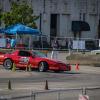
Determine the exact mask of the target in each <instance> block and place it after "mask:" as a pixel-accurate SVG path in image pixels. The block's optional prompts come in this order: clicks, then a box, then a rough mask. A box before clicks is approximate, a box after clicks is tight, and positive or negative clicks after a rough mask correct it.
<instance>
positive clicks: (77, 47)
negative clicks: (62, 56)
mask: <svg viewBox="0 0 100 100" xmlns="http://www.w3.org/2000/svg"><path fill="white" fill-rule="evenodd" d="M78 48H79V38H78V39H77V53H78Z"/></svg>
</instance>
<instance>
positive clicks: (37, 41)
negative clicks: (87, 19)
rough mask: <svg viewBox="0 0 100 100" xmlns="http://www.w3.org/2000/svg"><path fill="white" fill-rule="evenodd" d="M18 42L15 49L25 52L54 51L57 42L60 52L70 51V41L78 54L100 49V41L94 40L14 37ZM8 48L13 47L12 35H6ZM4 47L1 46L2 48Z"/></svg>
mask: <svg viewBox="0 0 100 100" xmlns="http://www.w3.org/2000/svg"><path fill="white" fill-rule="evenodd" d="M2 38H3V37H1V39H0V41H1V43H2V41H3V40H2ZM14 38H16V40H17V45H16V46H14V47H13V49H23V50H52V47H51V45H52V43H54V41H55V40H57V41H58V43H59V45H60V46H61V48H60V49H59V51H68V50H69V48H68V43H69V39H71V40H72V43H73V50H74V51H76V52H80V51H81V52H84V51H85V52H90V51H92V50H98V49H99V46H100V44H99V39H92V38H74V37H53V36H46V35H41V36H40V35H17V36H16V35H14ZM6 40H7V42H6V43H7V46H6V47H5V48H7V49H10V48H11V46H10V44H11V35H6ZM2 46H3V44H2V45H0V47H1V48H3V47H2Z"/></svg>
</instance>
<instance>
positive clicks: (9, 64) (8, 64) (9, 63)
mask: <svg viewBox="0 0 100 100" xmlns="http://www.w3.org/2000/svg"><path fill="white" fill-rule="evenodd" d="M12 66H13V62H12V60H11V59H6V60H5V61H4V67H5V68H6V69H12Z"/></svg>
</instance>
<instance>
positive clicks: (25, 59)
mask: <svg viewBox="0 0 100 100" xmlns="http://www.w3.org/2000/svg"><path fill="white" fill-rule="evenodd" d="M13 63H15V67H18V68H26V66H27V64H28V66H29V65H30V64H31V68H38V69H39V71H40V72H44V71H47V70H53V71H56V72H60V71H70V70H71V66H70V65H69V64H67V63H65V62H62V61H58V60H54V59H49V58H47V57H46V56H44V55H43V54H41V53H39V52H36V51H22V50H16V51H14V52H10V53H6V54H3V53H0V64H2V65H3V66H4V67H5V68H6V69H12V67H13Z"/></svg>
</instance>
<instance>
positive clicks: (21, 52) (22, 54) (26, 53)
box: [18, 51, 31, 57]
mask: <svg viewBox="0 0 100 100" xmlns="http://www.w3.org/2000/svg"><path fill="white" fill-rule="evenodd" d="M30 55H31V54H30V53H29V52H27V51H19V53H18V56H25V57H30Z"/></svg>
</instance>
